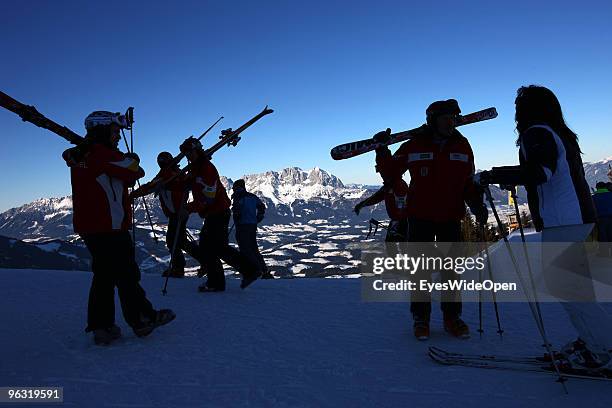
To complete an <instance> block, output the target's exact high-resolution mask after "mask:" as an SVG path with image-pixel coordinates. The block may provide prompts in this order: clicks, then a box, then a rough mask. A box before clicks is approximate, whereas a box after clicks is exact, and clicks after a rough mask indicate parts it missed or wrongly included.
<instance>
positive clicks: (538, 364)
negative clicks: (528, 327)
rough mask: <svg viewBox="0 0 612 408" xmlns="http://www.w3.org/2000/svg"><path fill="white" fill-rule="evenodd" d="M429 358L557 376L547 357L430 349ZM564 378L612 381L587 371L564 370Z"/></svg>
mask: <svg viewBox="0 0 612 408" xmlns="http://www.w3.org/2000/svg"><path fill="white" fill-rule="evenodd" d="M428 354H429V357H430V358H431V359H432V360H433V361H435V362H436V363H439V364H442V365H448V366H452V365H454V366H463V367H473V368H484V369H489V370H510V371H523V372H533V373H539V374H548V375H551V374H555V369H554V367H553V365H552V363H551V361H550V359H547V358H546V357H545V356H541V357H521V356H510V355H487V354H468V353H456V352H450V351H447V350H443V349H441V348H439V347H429V351H428ZM561 375H562V377H563V378H566V379H567V378H575V379H581V380H598V381H611V382H612V373H605V372H597V371H588V370H586V369H563V370H562V371H561Z"/></svg>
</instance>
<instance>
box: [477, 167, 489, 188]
mask: <svg viewBox="0 0 612 408" xmlns="http://www.w3.org/2000/svg"><path fill="white" fill-rule="evenodd" d="M473 180H474V183H475V184H478V185H480V186H483V187H485V186H488V185H489V184H491V172H490V171H488V170H485V171H481V172H480V173H478V174H475V175H474V178H473Z"/></svg>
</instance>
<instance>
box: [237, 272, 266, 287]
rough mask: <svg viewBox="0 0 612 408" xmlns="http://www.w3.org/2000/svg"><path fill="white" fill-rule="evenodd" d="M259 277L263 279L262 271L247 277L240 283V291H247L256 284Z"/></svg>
mask: <svg viewBox="0 0 612 408" xmlns="http://www.w3.org/2000/svg"><path fill="white" fill-rule="evenodd" d="M259 277H261V271H255V272H254V273H253V274H252V275H247V276H245V277H244V278H242V282H240V289H246V288H247V286H249V285H250V284H251V283H253V282H255V281H256V280H257V279H258V278H259Z"/></svg>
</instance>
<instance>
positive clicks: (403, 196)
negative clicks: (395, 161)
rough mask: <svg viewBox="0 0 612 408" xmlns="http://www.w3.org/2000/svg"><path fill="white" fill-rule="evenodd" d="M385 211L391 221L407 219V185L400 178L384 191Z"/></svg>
mask: <svg viewBox="0 0 612 408" xmlns="http://www.w3.org/2000/svg"><path fill="white" fill-rule="evenodd" d="M385 209H386V210H387V215H388V216H389V218H391V221H400V220H404V219H406V218H407V217H408V184H406V182H405V181H404V179H402V178H401V177H400V178H398V179H396V180H395V181H394V182H393V184H392V185H391V186H390V188H388V189H386V191H385Z"/></svg>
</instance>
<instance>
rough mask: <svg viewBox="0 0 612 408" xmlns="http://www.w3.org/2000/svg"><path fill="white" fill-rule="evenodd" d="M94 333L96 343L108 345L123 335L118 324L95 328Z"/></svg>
mask: <svg viewBox="0 0 612 408" xmlns="http://www.w3.org/2000/svg"><path fill="white" fill-rule="evenodd" d="M93 333H94V343H95V344H96V345H97V346H108V345H109V344H111V343H112V342H113V341H114V340H117V339H118V338H120V337H121V329H120V328H119V326H117V325H112V326H111V327H108V328H106V329H95V330H94V331H93Z"/></svg>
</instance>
